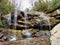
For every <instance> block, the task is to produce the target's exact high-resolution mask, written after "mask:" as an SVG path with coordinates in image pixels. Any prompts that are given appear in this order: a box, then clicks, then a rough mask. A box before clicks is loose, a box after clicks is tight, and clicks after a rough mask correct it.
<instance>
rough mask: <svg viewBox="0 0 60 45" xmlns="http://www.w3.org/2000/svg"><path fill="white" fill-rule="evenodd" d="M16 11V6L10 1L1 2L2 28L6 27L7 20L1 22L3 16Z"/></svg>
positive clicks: (0, 23) (2, 0)
mask: <svg viewBox="0 0 60 45" xmlns="http://www.w3.org/2000/svg"><path fill="white" fill-rule="evenodd" d="M13 10H14V6H13V5H12V4H11V3H10V2H8V0H0V27H2V26H4V27H6V20H5V21H4V22H3V20H1V18H2V16H4V15H6V14H9V13H11V12H12V11H13Z"/></svg>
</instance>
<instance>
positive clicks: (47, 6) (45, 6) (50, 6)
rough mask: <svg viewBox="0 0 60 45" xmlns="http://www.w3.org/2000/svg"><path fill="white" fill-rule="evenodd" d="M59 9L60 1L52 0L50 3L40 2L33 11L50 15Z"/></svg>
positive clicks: (40, 0)
mask: <svg viewBox="0 0 60 45" xmlns="http://www.w3.org/2000/svg"><path fill="white" fill-rule="evenodd" d="M59 8H60V0H52V1H50V2H44V1H42V0H39V1H38V2H36V3H35V6H34V7H33V10H35V11H42V12H46V13H48V12H53V11H54V10H57V9H59Z"/></svg>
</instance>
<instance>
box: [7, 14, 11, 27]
mask: <svg viewBox="0 0 60 45" xmlns="http://www.w3.org/2000/svg"><path fill="white" fill-rule="evenodd" d="M7 18H8V19H7V21H8V25H9V28H10V25H11V14H8V17H7Z"/></svg>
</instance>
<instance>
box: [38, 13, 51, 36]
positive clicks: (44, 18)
mask: <svg viewBox="0 0 60 45" xmlns="http://www.w3.org/2000/svg"><path fill="white" fill-rule="evenodd" d="M38 15H39V17H40V18H42V19H41V20H40V22H41V21H43V23H45V22H44V20H45V21H47V23H48V25H49V30H51V26H50V17H48V16H46V15H45V14H44V13H42V12H38ZM43 23H42V24H41V23H40V28H43ZM43 35H44V34H43ZM48 35H49V36H50V32H49V33H48Z"/></svg>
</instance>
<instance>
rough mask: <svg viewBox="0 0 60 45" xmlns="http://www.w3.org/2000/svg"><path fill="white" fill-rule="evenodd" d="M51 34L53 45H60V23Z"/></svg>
mask: <svg viewBox="0 0 60 45" xmlns="http://www.w3.org/2000/svg"><path fill="white" fill-rule="evenodd" d="M50 32H51V37H50V40H51V45H60V23H59V24H57V25H56V26H55V27H54V28H53V29H52V30H51V31H50Z"/></svg>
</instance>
